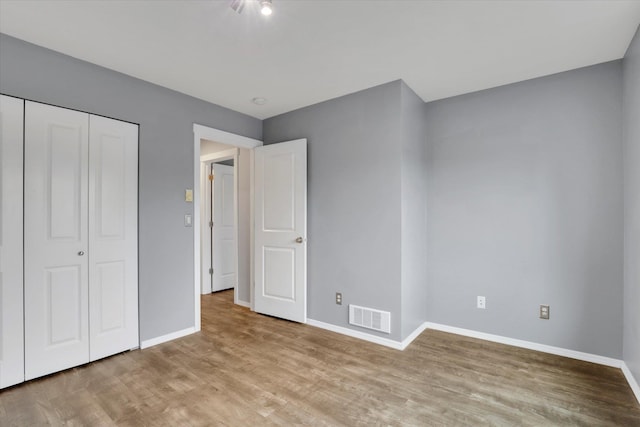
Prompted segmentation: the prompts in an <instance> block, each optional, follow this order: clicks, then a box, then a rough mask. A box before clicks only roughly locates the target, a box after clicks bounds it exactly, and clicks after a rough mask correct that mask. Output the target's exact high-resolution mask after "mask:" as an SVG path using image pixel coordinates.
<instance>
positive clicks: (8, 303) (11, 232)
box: [0, 95, 24, 388]
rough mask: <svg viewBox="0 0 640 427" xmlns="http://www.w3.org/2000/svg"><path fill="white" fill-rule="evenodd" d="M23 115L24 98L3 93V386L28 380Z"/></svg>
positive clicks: (0, 312)
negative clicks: (23, 280) (23, 281)
mask: <svg viewBox="0 0 640 427" xmlns="http://www.w3.org/2000/svg"><path fill="white" fill-rule="evenodd" d="M23 118H24V101H23V100H22V99H18V98H12V97H9V96H5V95H0V388H4V387H9V386H12V385H14V384H18V383H21V382H23V381H24V334H23V319H24V315H23V311H22V310H23V284H22V176H23V173H22V151H23V133H22V132H23Z"/></svg>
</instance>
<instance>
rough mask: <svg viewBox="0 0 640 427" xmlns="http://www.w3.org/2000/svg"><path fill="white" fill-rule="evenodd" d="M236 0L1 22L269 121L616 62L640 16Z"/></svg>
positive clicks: (534, 5) (57, 3) (64, 8)
mask: <svg viewBox="0 0 640 427" xmlns="http://www.w3.org/2000/svg"><path fill="white" fill-rule="evenodd" d="M228 5H229V2H228V1H227V0H220V1H216V0H207V1H202V0H200V1H193V0H160V1H159V0H155V1H153V0H127V1H121V0H106V1H104V0H92V1H79V0H73V1H63V0H36V1H29V0H21V1H14V0H0V32H3V33H6V34H9V35H12V36H14V37H17V38H20V39H24V40H27V41H29V42H32V43H35V44H38V45H41V46H45V47H48V48H50V49H53V50H56V51H59V52H63V53H65V54H68V55H71V56H74V57H76V58H80V59H83V60H86V61H89V62H93V63H95V64H99V65H102V66H104V67H107V68H111V69H113V70H117V71H120V72H123V73H126V74H129V75H131V76H135V77H138V78H141V79H144V80H147V81H150V82H153V83H156V84H159V85H162V86H165V87H168V88H171V89H174V90H177V91H179V92H183V93H186V94H189V95H192V96H194V97H197V98H201V99H204V100H206V101H210V102H213V103H215V104H219V105H222V106H225V107H228V108H231V109H233V110H236V111H240V112H243V113H246V114H249V115H251V116H254V117H257V118H260V119H263V118H267V117H271V116H274V115H277V114H280V113H284V112H287V111H291V110H294V109H296V108H300V107H304V106H307V105H311V104H315V103H317V102H320V101H324V100H327V99H331V98H335V97H337V96H341V95H345V94H348V93H352V92H355V91H358V90H361V89H366V88H369V87H371V86H375V85H378V84H382V83H386V82H389V81H392V80H396V79H403V80H404V81H405V82H407V84H408V85H409V86H410V87H411V88H412V89H413V90H415V91H416V92H417V93H418V95H419V96H420V97H421V98H422V99H423V100H425V101H431V100H435V99H440V98H445V97H450V96H454V95H458V94H462V93H467V92H473V91H477V90H481V89H486V88H490V87H495V86H499V85H503V84H507V83H512V82H516V81H521V80H526V79H529V78H533V77H538V76H543V75H547V74H552V73H556V72H560V71H565V70H570V69H573V68H578V67H583V66H587V65H591V64H596V63H600V62H605V61H610V60H614V59H619V58H621V57H622V56H623V55H624V53H625V50H626V48H627V46H628V45H629V42H630V40H631V38H632V37H633V34H634V32H635V30H636V28H637V26H638V24H639V23H640V1H637V0H630V1H612V0H609V1H542V0H536V1H419V0H414V1H398V0H395V1H383V0H379V1H377V0H354V1H349V0H315V1H304V0H289V1H287V0H273V6H274V13H273V15H272V16H270V17H268V18H265V17H263V16H261V15H260V14H259V12H258V8H257V5H255V4H254V5H250V6H249V7H246V8H245V10H244V11H243V13H242V14H241V15H238V14H236V13H235V12H234V11H233V10H232V9H231V8H229V6H228ZM0 55H1V52H0ZM254 97H264V98H267V100H268V102H267V104H266V105H263V106H258V105H255V104H253V103H252V102H251V99H252V98H254Z"/></svg>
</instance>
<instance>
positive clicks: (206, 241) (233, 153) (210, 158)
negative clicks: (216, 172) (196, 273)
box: [200, 147, 243, 305]
mask: <svg viewBox="0 0 640 427" xmlns="http://www.w3.org/2000/svg"><path fill="white" fill-rule="evenodd" d="M238 151H239V149H238V148H237V147H236V148H230V149H228V150H222V151H218V152H217V153H211V154H206V155H204V156H202V157H200V192H201V193H200V194H203V190H204V189H205V188H206V186H207V178H206V177H207V174H206V171H207V168H208V167H209V166H211V164H213V163H216V162H219V161H224V160H232V159H233V220H234V221H235V224H234V227H235V233H234V234H235V240H236V247H235V251H234V252H235V253H234V260H233V262H234V264H235V271H236V284H235V285H234V287H233V288H234V290H235V292H234V294H233V302H234V303H235V304H238V303H239V301H238V257H239V249H238V247H239V245H238V237H239V231H238V228H239V227H238V224H239V222H240V221H239V220H240V211H239V209H238V168H237V165H238ZM214 179H215V178H214ZM207 204H213V201H212V200H211V193H210V192H206V193H204V196H201V198H200V230H201V232H202V231H204V230H205V229H206V227H208V226H209V225H208V221H207V220H208V219H209V218H208V217H206V216H205V213H206V212H207ZM212 215H213V212H212ZM212 220H213V219H212ZM214 232H215V231H214ZM203 236H208V237H203ZM200 242H201V243H202V244H201V246H200V250H201V253H200V263H201V264H200V267H201V270H200V282H201V285H200V293H201V294H202V295H205V294H206V293H211V292H205V289H204V287H203V286H202V275H203V274H204V272H203V270H202V263H203V261H202V259H203V256H204V255H206V254H207V253H208V252H209V251H211V247H212V239H211V233H205V234H201V235H200ZM207 246H208V247H209V249H208V250H207V249H206V248H207ZM212 258H213V257H212ZM240 305H243V304H240Z"/></svg>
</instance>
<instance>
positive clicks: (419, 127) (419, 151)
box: [401, 82, 427, 339]
mask: <svg viewBox="0 0 640 427" xmlns="http://www.w3.org/2000/svg"><path fill="white" fill-rule="evenodd" d="M401 108H402V113H401V119H402V129H401V131H402V139H401V144H402V145H401V150H402V153H401V154H402V174H401V184H402V191H401V196H402V201H401V203H402V205H401V210H402V224H401V227H402V232H401V233H402V234H401V236H402V243H401V245H402V247H401V266H402V272H401V274H402V278H401V286H402V289H401V292H402V297H401V301H402V339H404V338H406V337H407V336H408V335H409V334H411V333H412V332H413V331H414V330H415V329H416V328H417V327H419V326H420V325H421V324H422V323H423V322H424V321H425V320H426V319H427V211H426V210H427V190H426V185H427V176H426V174H427V170H426V168H425V162H426V157H425V156H426V142H427V141H426V134H425V131H426V127H425V120H424V114H425V104H424V102H423V101H422V100H421V99H420V98H419V97H418V96H417V95H416V94H415V93H414V92H413V91H412V90H411V89H410V88H409V86H407V85H406V84H405V83H404V82H402V86H401Z"/></svg>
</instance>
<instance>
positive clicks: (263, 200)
mask: <svg viewBox="0 0 640 427" xmlns="http://www.w3.org/2000/svg"><path fill="white" fill-rule="evenodd" d="M254 180H255V292H254V299H255V300H254V309H255V311H257V312H258V313H263V314H268V315H270V316H275V317H280V318H283V319H288V320H293V321H296V322H302V323H305V322H306V321H307V239H306V237H307V140H306V139H298V140H295V141H289V142H282V143H279V144H271V145H266V146H262V147H257V148H256V149H255V175H254Z"/></svg>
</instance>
